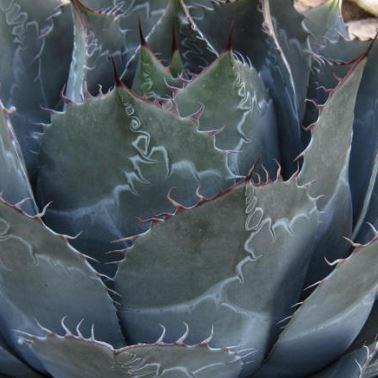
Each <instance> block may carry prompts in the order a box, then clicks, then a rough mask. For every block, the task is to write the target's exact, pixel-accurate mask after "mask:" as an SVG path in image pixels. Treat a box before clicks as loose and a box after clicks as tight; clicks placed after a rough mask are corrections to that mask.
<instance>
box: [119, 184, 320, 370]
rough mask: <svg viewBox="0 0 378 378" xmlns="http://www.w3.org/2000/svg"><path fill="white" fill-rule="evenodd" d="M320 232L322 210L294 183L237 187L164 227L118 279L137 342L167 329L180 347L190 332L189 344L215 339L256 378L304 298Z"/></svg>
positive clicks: (139, 243) (125, 319)
mask: <svg viewBox="0 0 378 378" xmlns="http://www.w3.org/2000/svg"><path fill="white" fill-rule="evenodd" d="M277 199H280V200H277ZM316 228H317V212H316V208H315V201H314V200H312V199H311V198H310V197H309V196H308V195H307V192H306V189H305V188H304V187H299V186H297V183H296V182H295V181H290V182H282V181H276V182H274V183H271V184H269V185H266V186H256V187H255V186H253V185H251V184H248V185H247V191H246V194H244V188H243V187H238V188H237V189H235V190H233V191H232V192H231V193H229V194H227V195H224V196H222V197H220V198H218V199H216V200H214V201H210V202H205V203H203V204H201V206H199V207H196V208H194V209H192V210H190V211H184V212H183V213H179V214H177V215H176V216H174V217H173V218H171V219H169V220H167V221H166V222H164V223H161V224H159V225H156V226H155V227H153V228H152V229H151V230H150V232H149V233H148V234H146V235H145V236H142V237H140V238H139V239H137V240H136V241H135V244H134V246H133V247H132V249H130V250H128V251H127V254H126V255H125V259H124V260H123V261H122V263H121V264H120V266H119V270H118V272H117V275H116V287H117V290H118V291H119V293H120V294H121V298H122V308H121V311H120V317H121V320H122V323H123V325H124V327H125V328H126V329H128V338H129V340H130V342H131V343H137V342H153V340H155V339H156V338H157V337H158V336H159V332H160V326H159V324H162V325H164V326H166V327H167V333H166V338H167V340H169V341H174V340H175V339H177V337H179V336H180V333H182V330H183V322H187V323H188V327H189V330H188V332H189V334H188V338H187V340H188V342H189V343H198V342H200V341H201V340H202V339H203V338H205V337H207V336H208V335H209V334H213V338H212V339H211V345H213V346H215V347H223V346H227V345H236V346H235V348H234V350H235V351H236V352H237V353H239V354H240V355H241V356H242V358H243V360H244V361H245V362H247V363H246V365H245V366H244V374H250V373H252V372H253V371H254V370H255V369H256V368H257V367H258V366H259V364H260V363H261V361H262V359H263V357H264V354H265V351H266V350H267V348H268V347H269V344H270V342H271V338H272V337H274V335H275V334H276V332H277V325H276V323H277V322H278V321H279V320H281V319H282V318H283V317H285V316H287V314H288V312H289V311H290V306H292V305H293V304H294V303H295V302H296V301H297V299H298V297H299V295H300V291H301V287H302V284H303V280H304V277H305V271H306V267H307V263H308V261H309V256H310V255H311V252H312V250H311V248H310V246H311V245H312V243H313V239H314V234H315V231H316ZM266 277H269V280H268V281H267V280H266ZM288 277H290V280H289V284H287V285H285V287H283V286H282V282H287V279H288ZM212 330H213V331H212Z"/></svg>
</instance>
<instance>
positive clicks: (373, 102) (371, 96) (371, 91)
mask: <svg viewBox="0 0 378 378" xmlns="http://www.w3.org/2000/svg"><path fill="white" fill-rule="evenodd" d="M377 66H378V45H377V44H375V46H372V49H371V51H370V53H369V55H368V58H367V63H366V68H365V70H364V74H363V76H362V80H361V85H360V88H359V90H358V95H357V100H356V107H355V121H354V127H353V143H352V151H351V161H350V172H349V178H350V186H351V191H352V198H353V201H354V203H353V205H354V206H353V211H354V214H353V215H354V221H355V224H356V222H357V220H358V218H359V217H360V214H361V211H362V209H363V207H364V203H365V202H366V201H365V198H366V196H368V195H369V194H368V190H369V186H368V185H369V181H370V180H369V179H370V177H372V175H374V174H376V173H374V172H375V171H374V170H377V169H378V168H377V167H376V168H374V166H377V165H378V163H377V154H378V127H377V124H378V75H377V73H376V69H377ZM372 215H373V214H372ZM376 217H377V215H376ZM370 221H371V222H375V221H376V220H372V219H371V220H370ZM377 227H378V225H377ZM366 241H367V240H366Z"/></svg>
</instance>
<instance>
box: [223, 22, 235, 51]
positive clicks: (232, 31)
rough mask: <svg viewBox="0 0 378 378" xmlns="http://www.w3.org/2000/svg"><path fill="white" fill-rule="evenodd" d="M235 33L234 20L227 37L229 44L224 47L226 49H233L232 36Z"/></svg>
mask: <svg viewBox="0 0 378 378" xmlns="http://www.w3.org/2000/svg"><path fill="white" fill-rule="evenodd" d="M233 34H234V21H232V23H231V26H230V30H229V32H228V37H227V44H226V48H225V49H224V50H225V51H231V50H232V38H233Z"/></svg>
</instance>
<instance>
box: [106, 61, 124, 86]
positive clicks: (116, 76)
mask: <svg viewBox="0 0 378 378" xmlns="http://www.w3.org/2000/svg"><path fill="white" fill-rule="evenodd" d="M109 59H110V61H111V62H112V67H113V76H114V83H115V85H116V87H124V84H123V82H122V80H121V78H120V76H119V74H118V71H117V65H116V63H115V60H114V58H113V57H112V56H109Z"/></svg>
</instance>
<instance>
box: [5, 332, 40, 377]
mask: <svg viewBox="0 0 378 378" xmlns="http://www.w3.org/2000/svg"><path fill="white" fill-rule="evenodd" d="M2 374H6V375H7V376H11V377H16V378H38V377H41V375H39V374H37V373H36V372H35V371H33V370H32V369H31V368H30V367H28V366H27V365H25V364H24V363H23V362H21V361H20V360H19V359H18V358H17V357H15V356H14V355H13V354H12V353H11V352H10V351H9V349H8V348H7V347H6V345H5V343H4V341H3V340H2V339H0V376H1V377H3V375H2Z"/></svg>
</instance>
